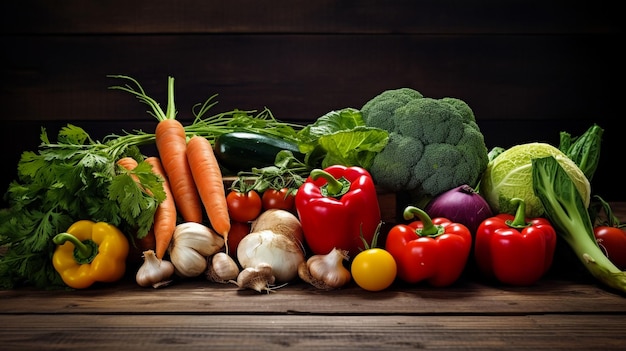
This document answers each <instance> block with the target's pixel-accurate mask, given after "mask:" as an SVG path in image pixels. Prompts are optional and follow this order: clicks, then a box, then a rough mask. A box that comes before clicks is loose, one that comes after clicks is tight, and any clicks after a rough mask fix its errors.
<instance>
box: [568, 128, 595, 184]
mask: <svg viewBox="0 0 626 351" xmlns="http://www.w3.org/2000/svg"><path fill="white" fill-rule="evenodd" d="M603 133H604V129H602V128H601V127H600V126H598V125H597V124H593V125H592V126H591V127H589V128H588V129H587V130H586V131H585V132H584V133H583V134H582V135H580V136H579V137H572V136H571V134H569V133H567V132H561V134H560V140H559V150H561V151H563V153H564V154H566V155H567V157H569V158H570V159H571V160H572V161H574V162H575V163H576V164H577V165H578V168H580V170H581V171H583V173H584V174H585V176H586V177H587V179H589V181H590V182H591V179H592V178H593V175H594V174H595V172H596V169H597V168H598V163H599V162H600V146H601V144H602V134H603Z"/></svg>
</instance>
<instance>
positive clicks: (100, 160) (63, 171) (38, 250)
mask: <svg viewBox="0 0 626 351" xmlns="http://www.w3.org/2000/svg"><path fill="white" fill-rule="evenodd" d="M40 139H41V144H40V147H39V150H38V152H32V151H26V152H24V153H23V154H22V157H21V159H20V161H19V163H18V179H17V180H14V181H13V182H11V184H10V185H9V188H8V190H7V193H6V195H5V197H6V199H7V200H8V202H9V205H10V207H9V208H7V209H3V210H2V211H0V246H4V247H6V249H7V250H6V253H5V254H4V255H2V256H0V287H2V288H11V287H13V286H15V285H18V284H32V285H35V286H37V287H40V288H51V287H55V286H58V287H60V286H63V285H64V284H63V283H62V281H61V280H60V278H59V276H58V274H56V271H55V270H54V267H53V266H52V262H51V257H52V254H53V252H54V248H55V245H54V244H53V243H52V238H53V237H54V236H55V235H56V234H58V233H60V232H63V231H65V230H66V229H67V228H68V227H69V226H70V225H71V224H72V223H73V222H75V221H77V220H80V219H91V220H93V221H96V222H98V221H103V222H107V223H111V224H113V225H115V226H118V227H119V228H120V229H121V230H122V231H123V232H125V233H126V234H128V235H129V236H130V235H132V234H134V233H136V236H137V237H142V236H145V235H146V233H147V232H148V230H149V229H150V227H151V226H152V222H153V219H154V211H155V209H156V207H157V206H158V204H159V203H160V202H161V201H162V200H163V198H164V197H165V194H164V191H163V186H162V179H161V178H159V177H158V176H156V175H155V174H154V173H152V171H151V168H150V165H149V164H143V165H141V167H138V168H137V169H136V170H135V171H134V172H133V174H134V175H136V176H137V177H138V178H139V179H140V181H141V184H142V186H143V188H144V190H145V191H144V192H142V193H141V194H137V193H136V192H137V191H138V190H137V189H138V188H137V186H136V185H135V184H134V180H133V179H132V178H131V175H130V173H127V172H120V171H119V169H121V168H122V167H121V166H117V165H116V163H115V162H116V161H117V160H118V159H119V158H120V157H122V156H123V155H126V154H129V155H130V154H136V153H137V150H135V146H134V145H135V144H140V143H141V141H142V140H143V138H142V137H134V136H133V137H130V136H129V137H124V138H117V139H113V140H111V141H109V142H108V143H100V142H96V141H94V140H92V139H91V138H90V136H89V135H88V134H87V132H85V131H84V130H83V129H82V128H79V127H77V126H74V125H71V124H69V125H67V126H66V127H64V128H62V129H61V130H60V131H59V134H58V138H57V139H58V141H57V142H56V143H51V142H50V140H49V138H48V135H47V133H46V131H45V129H42V132H41V136H40ZM117 167H119V168H117ZM130 184H132V185H133V186H130ZM132 189H135V190H134V191H135V193H133V190H132ZM148 193H150V194H152V195H148ZM137 214H139V215H137ZM135 215H136V216H135Z"/></svg>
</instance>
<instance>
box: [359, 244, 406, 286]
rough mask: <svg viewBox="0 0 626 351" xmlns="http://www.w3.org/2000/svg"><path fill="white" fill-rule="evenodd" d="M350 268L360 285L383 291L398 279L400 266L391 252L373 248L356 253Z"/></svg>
mask: <svg viewBox="0 0 626 351" xmlns="http://www.w3.org/2000/svg"><path fill="white" fill-rule="evenodd" d="M350 270H351V273H352V279H354V281H355V283H356V284H357V285H358V286H360V287H361V288H363V289H365V290H369V291H381V290H385V289H387V288H388V287H389V286H390V285H391V284H392V283H393V281H394V280H395V279H396V274H397V272H398V267H397V265H396V261H395V260H394V258H393V256H391V254H390V253H389V252H387V251H385V250H384V249H380V248H373V249H367V250H364V251H361V252H360V253H359V254H358V255H356V256H355V257H354V260H352V266H351V268H350Z"/></svg>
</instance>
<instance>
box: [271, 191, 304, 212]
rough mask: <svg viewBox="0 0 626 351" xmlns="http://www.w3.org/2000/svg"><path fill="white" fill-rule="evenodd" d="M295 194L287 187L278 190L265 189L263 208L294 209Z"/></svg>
mask: <svg viewBox="0 0 626 351" xmlns="http://www.w3.org/2000/svg"><path fill="white" fill-rule="evenodd" d="M295 198H296V196H295V195H294V194H293V191H291V189H288V188H282V189H280V190H276V189H267V190H265V191H264V192H263V209H265V210H269V209H271V208H277V209H280V210H287V211H292V210H293V209H294V203H295Z"/></svg>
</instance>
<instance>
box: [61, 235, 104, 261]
mask: <svg viewBox="0 0 626 351" xmlns="http://www.w3.org/2000/svg"><path fill="white" fill-rule="evenodd" d="M68 241H69V242H70V243H72V244H73V245H74V259H75V260H76V262H78V263H80V264H86V263H90V262H91V261H93V259H94V258H95V257H96V255H98V245H97V244H96V243H95V242H94V241H93V240H85V241H80V240H78V238H77V237H75V236H74V235H72V234H70V233H60V234H57V235H55V236H54V238H52V242H54V243H55V244H57V245H63V244H65V243H66V242H68Z"/></svg>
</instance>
